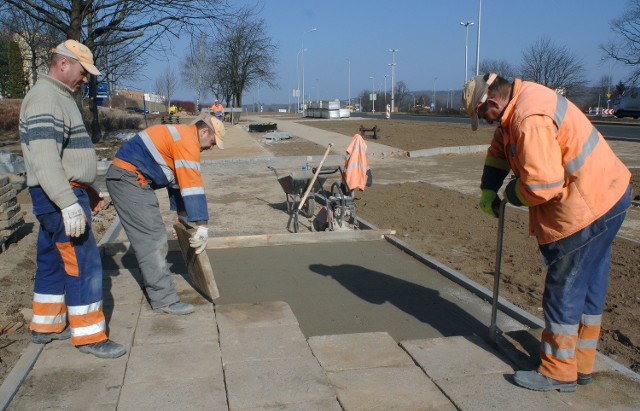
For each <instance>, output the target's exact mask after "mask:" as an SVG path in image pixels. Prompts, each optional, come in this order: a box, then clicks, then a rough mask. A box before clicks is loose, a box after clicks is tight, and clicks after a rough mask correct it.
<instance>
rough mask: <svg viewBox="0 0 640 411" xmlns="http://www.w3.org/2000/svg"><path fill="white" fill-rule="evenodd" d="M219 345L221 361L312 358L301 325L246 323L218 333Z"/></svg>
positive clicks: (226, 362) (229, 362) (227, 362)
mask: <svg viewBox="0 0 640 411" xmlns="http://www.w3.org/2000/svg"><path fill="white" fill-rule="evenodd" d="M220 349H221V350H222V353H223V358H222V360H223V362H224V364H225V365H226V364H231V363H234V362H242V361H256V360H275V359H283V358H297V357H307V358H311V357H312V354H311V350H310V349H309V345H308V344H307V340H306V339H305V337H304V335H303V334H302V331H300V327H298V326H297V325H277V326H273V327H245V328H232V329H227V330H225V331H223V332H221V333H220Z"/></svg>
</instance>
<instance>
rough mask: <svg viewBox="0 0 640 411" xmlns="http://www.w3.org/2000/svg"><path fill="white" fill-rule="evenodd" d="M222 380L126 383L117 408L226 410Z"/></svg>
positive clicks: (122, 409)
mask: <svg viewBox="0 0 640 411" xmlns="http://www.w3.org/2000/svg"><path fill="white" fill-rule="evenodd" d="M227 409H228V408H227V398H226V393H225V390H224V384H223V383H222V381H218V380H214V379H212V378H197V379H190V380H173V381H149V382H140V383H136V384H126V385H125V386H124V387H123V389H122V394H121V395H120V401H119V402H118V410H119V411H129V410H131V411H140V410H155V411H161V410H227Z"/></svg>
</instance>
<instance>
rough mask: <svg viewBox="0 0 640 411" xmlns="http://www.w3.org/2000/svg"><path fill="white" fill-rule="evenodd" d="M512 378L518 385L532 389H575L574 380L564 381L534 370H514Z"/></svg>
mask: <svg viewBox="0 0 640 411" xmlns="http://www.w3.org/2000/svg"><path fill="white" fill-rule="evenodd" d="M513 379H514V380H515V382H516V384H518V385H519V386H521V387H524V388H528V389H530V390H534V391H551V390H559V391H560V392H574V391H575V390H576V381H572V382H565V381H558V380H554V379H553V378H549V377H547V376H545V375H542V374H540V373H539V372H538V371H536V370H531V371H516V373H515V375H514V376H513Z"/></svg>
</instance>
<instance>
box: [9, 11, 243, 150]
mask: <svg viewBox="0 0 640 411" xmlns="http://www.w3.org/2000/svg"><path fill="white" fill-rule="evenodd" d="M4 3H6V4H7V5H9V6H10V7H11V8H13V9H18V10H20V11H22V12H23V13H26V14H27V15H29V16H30V17H32V18H34V19H36V20H38V21H41V22H43V23H45V24H48V25H50V26H52V27H53V28H54V29H55V30H57V31H58V32H60V33H62V34H63V35H64V37H66V38H69V39H75V40H79V41H81V42H83V43H84V44H85V45H86V46H87V47H89V49H91V50H92V51H93V54H94V57H95V59H96V60H98V61H101V59H103V58H104V59H108V60H109V62H110V66H111V67H112V69H114V67H117V66H118V65H119V64H120V61H119V59H124V61H126V60H127V59H132V58H135V59H137V61H138V62H140V61H141V60H143V59H144V55H145V54H146V53H147V52H148V51H155V52H157V53H163V52H165V50H170V49H171V48H170V44H169V43H168V41H169V39H170V38H171V37H178V36H179V35H184V34H187V35H188V34H193V33H198V32H201V31H202V32H206V31H209V30H211V29H212V28H213V27H214V26H219V25H222V24H223V23H225V22H228V21H231V20H233V19H234V18H235V17H236V16H237V15H238V14H237V9H238V8H237V7H233V6H231V5H229V4H228V1H227V0H153V1H149V0H89V1H83V0H67V1H64V2H61V1H59V0H4ZM109 46H111V47H109ZM125 50H126V53H125V52H124V51H125ZM108 52H109V53H115V55H116V56H117V57H114V56H113V55H110V56H109V57H107V56H106V53H108ZM96 86H97V79H96V78H95V77H93V76H92V79H91V81H90V84H89V90H90V96H91V98H92V113H93V121H92V138H93V140H94V141H97V140H98V139H99V138H100V129H99V126H98V115H97V114H98V112H97V102H96V101H95V96H96Z"/></svg>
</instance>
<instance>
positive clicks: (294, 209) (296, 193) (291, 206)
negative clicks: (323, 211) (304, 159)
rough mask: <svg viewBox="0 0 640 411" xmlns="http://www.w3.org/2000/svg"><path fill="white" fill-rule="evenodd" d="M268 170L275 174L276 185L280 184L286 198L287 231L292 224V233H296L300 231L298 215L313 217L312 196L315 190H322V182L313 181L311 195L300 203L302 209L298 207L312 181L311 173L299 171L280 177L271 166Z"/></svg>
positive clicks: (314, 207) (313, 203)
mask: <svg viewBox="0 0 640 411" xmlns="http://www.w3.org/2000/svg"><path fill="white" fill-rule="evenodd" d="M268 168H269V169H270V170H272V171H273V172H274V173H275V175H276V178H277V179H278V183H280V187H282V191H284V193H285V196H286V204H287V213H288V214H289V221H288V222H287V229H290V227H291V223H293V232H295V233H297V232H299V231H300V225H299V222H298V213H299V214H301V215H302V216H303V217H307V218H311V217H313V214H314V212H315V209H316V200H315V197H314V195H313V194H315V192H316V190H319V189H321V188H322V181H319V180H318V179H316V180H315V182H314V183H313V186H312V187H311V194H312V195H310V196H307V198H306V199H305V200H304V203H302V207H300V202H301V201H302V197H303V196H304V193H305V192H306V190H307V188H309V185H310V184H311V180H312V179H313V173H311V171H308V170H301V171H295V172H292V173H290V174H288V175H285V176H280V175H278V171H277V170H276V169H275V168H273V167H271V166H269V167H268Z"/></svg>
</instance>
